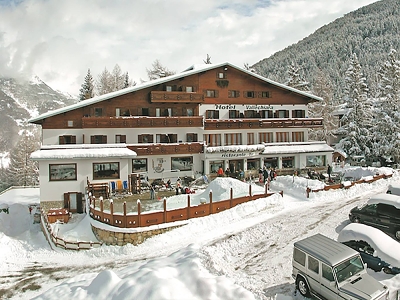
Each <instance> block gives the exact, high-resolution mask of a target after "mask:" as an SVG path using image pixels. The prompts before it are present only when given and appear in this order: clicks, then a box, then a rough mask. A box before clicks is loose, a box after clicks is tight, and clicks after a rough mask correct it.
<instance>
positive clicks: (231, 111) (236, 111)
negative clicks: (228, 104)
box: [229, 110, 239, 119]
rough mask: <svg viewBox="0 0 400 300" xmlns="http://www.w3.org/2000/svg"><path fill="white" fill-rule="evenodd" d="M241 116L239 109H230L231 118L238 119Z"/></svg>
mask: <svg viewBox="0 0 400 300" xmlns="http://www.w3.org/2000/svg"><path fill="white" fill-rule="evenodd" d="M236 118H239V111H238V110H230V111H229V119H236Z"/></svg>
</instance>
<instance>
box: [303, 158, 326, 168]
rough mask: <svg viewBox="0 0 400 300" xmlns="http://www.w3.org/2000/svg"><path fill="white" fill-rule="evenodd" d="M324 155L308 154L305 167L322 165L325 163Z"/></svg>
mask: <svg viewBox="0 0 400 300" xmlns="http://www.w3.org/2000/svg"><path fill="white" fill-rule="evenodd" d="M325 158H326V157H325V155H308V156H307V157H306V167H323V166H326V164H325Z"/></svg>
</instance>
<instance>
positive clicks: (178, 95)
mask: <svg viewBox="0 0 400 300" xmlns="http://www.w3.org/2000/svg"><path fill="white" fill-rule="evenodd" d="M150 101H151V102H152V103H157V102H162V103H165V102H174V103H179V102H184V103H203V102H204V95H203V94H202V93H187V92H166V91H151V92H150Z"/></svg>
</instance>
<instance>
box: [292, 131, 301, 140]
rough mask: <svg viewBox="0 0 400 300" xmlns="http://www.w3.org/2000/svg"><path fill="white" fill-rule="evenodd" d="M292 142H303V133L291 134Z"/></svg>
mask: <svg viewBox="0 0 400 300" xmlns="http://www.w3.org/2000/svg"><path fill="white" fill-rule="evenodd" d="M292 142H304V132H292Z"/></svg>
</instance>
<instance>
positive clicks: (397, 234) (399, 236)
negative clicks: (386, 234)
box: [395, 230, 400, 240]
mask: <svg viewBox="0 0 400 300" xmlns="http://www.w3.org/2000/svg"><path fill="white" fill-rule="evenodd" d="M395 235H396V239H398V240H400V230H397V231H396V234H395Z"/></svg>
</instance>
